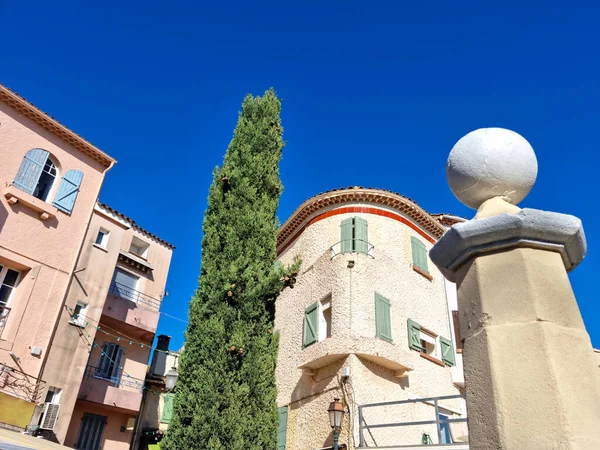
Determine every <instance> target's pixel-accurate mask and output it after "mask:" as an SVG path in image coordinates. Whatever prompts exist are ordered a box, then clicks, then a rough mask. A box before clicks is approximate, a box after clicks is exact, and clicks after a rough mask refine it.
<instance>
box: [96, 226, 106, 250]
mask: <svg viewBox="0 0 600 450" xmlns="http://www.w3.org/2000/svg"><path fill="white" fill-rule="evenodd" d="M108 235H109V231H107V230H105V229H104V228H100V229H99V230H98V234H97V235H96V242H95V244H96V245H97V246H98V247H102V248H106V244H107V243H108Z"/></svg>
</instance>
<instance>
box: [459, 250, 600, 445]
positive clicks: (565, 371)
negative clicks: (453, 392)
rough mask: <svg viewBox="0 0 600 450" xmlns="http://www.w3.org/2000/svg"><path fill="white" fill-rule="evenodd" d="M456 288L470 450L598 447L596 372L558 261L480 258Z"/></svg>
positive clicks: (539, 253) (538, 254) (514, 255)
mask: <svg viewBox="0 0 600 450" xmlns="http://www.w3.org/2000/svg"><path fill="white" fill-rule="evenodd" d="M457 283H458V306H459V311H460V327H461V333H462V337H463V339H464V352H463V356H464V365H465V378H466V389H467V401H468V408H469V430H470V448H471V449H472V450H479V449H482V450H483V449H485V450H488V449H492V448H498V449H524V450H528V449H532V450H534V449H535V450H538V449H582V450H583V449H596V448H600V428H599V427H598V423H597V422H598V417H600V372H599V371H598V367H597V361H596V360H595V356H594V353H593V351H592V347H591V343H590V339H589V336H588V335H587V333H586V331H585V327H584V325H583V321H582V319H581V315H580V313H579V310H578V308H577V303H576V301H575V298H574V296H573V292H572V290H571V286H570V283H569V280H568V277H567V274H566V272H565V269H564V265H563V261H562V259H561V257H560V255H559V254H558V253H555V252H548V251H544V250H539V249H532V248H516V249H512V250H509V251H503V252H497V253H493V254H486V255H482V256H479V257H477V258H475V259H472V260H470V261H469V262H468V263H467V264H464V265H463V266H462V267H461V268H460V269H459V271H458V273H457Z"/></svg>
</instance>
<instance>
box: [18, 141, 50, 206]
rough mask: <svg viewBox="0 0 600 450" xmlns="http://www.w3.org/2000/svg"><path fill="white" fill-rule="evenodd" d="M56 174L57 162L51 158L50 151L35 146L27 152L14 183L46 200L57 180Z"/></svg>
mask: <svg viewBox="0 0 600 450" xmlns="http://www.w3.org/2000/svg"><path fill="white" fill-rule="evenodd" d="M56 175H57V170H56V164H55V163H54V162H53V161H52V160H51V159H50V153H49V152H48V151H47V150H43V149H41V148H34V149H32V150H29V151H28V152H27V153H26V154H25V157H24V158H23V162H22V163H21V167H19V171H18V172H17V176H16V178H15V181H14V185H15V186H16V187H18V188H19V189H21V190H22V191H25V192H27V193H28V194H31V195H33V196H34V197H36V198H39V199H40V200H43V201H46V200H47V199H48V194H49V193H50V191H51V190H52V186H53V185H54V182H55V181H56Z"/></svg>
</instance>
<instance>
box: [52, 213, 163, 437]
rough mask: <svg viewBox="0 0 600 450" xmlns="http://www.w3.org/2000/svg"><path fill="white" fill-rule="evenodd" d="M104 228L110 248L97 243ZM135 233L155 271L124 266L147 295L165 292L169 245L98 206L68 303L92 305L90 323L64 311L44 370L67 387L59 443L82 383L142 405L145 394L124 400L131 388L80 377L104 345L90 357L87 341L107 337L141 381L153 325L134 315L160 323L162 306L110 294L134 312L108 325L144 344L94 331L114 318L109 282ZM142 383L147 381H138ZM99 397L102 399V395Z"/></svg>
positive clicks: (101, 340) (127, 405)
mask: <svg viewBox="0 0 600 450" xmlns="http://www.w3.org/2000/svg"><path fill="white" fill-rule="evenodd" d="M101 228H102V229H103V230H106V231H108V232H109V237H108V241H107V243H106V248H101V247H99V246H98V245H95V240H96V236H97V234H98V231H99V230H100V229H101ZM134 235H138V236H139V237H140V239H143V240H145V241H146V242H148V243H150V249H149V251H148V260H149V262H150V264H151V265H152V266H153V267H154V270H153V272H152V274H151V275H146V274H143V273H142V272H140V271H137V270H135V269H133V268H131V267H129V266H124V268H125V270H128V271H130V272H132V273H135V274H136V275H138V276H140V280H144V281H140V283H139V286H138V289H139V290H140V291H141V292H144V293H146V294H148V291H150V292H151V293H152V294H156V292H162V291H163V290H164V288H165V285H164V284H165V282H166V277H167V274H168V270H169V263H170V259H171V250H170V249H168V248H167V247H166V246H164V244H162V243H158V242H157V241H155V240H153V239H151V238H148V237H146V236H144V235H142V233H140V232H139V231H135V230H133V229H132V228H131V226H130V224H129V222H127V221H125V220H123V219H121V218H119V217H117V216H114V215H111V214H108V213H105V212H103V210H101V209H100V208H97V209H96V211H95V212H94V214H93V217H92V221H91V224H90V227H89V231H88V233H87V235H86V237H85V242H84V246H83V249H82V254H81V257H80V259H79V261H78V264H77V270H76V274H75V276H74V278H75V279H74V282H73V283H71V286H70V288H69V292H68V294H67V301H66V304H67V306H69V307H71V308H73V307H75V305H76V303H77V302H78V301H82V302H84V303H87V304H88V310H87V313H86V317H87V321H88V322H89V325H88V326H86V327H85V328H84V329H80V328H79V327H76V326H74V325H72V324H70V323H69V315H68V313H67V312H66V311H63V313H62V316H61V321H60V323H59V328H58V332H57V333H56V337H55V339H54V342H53V346H52V348H51V352H50V355H49V358H48V362H47V364H46V367H45V370H44V379H45V380H46V381H47V383H48V385H49V386H56V387H59V388H62V389H63V393H62V394H61V410H60V414H59V420H58V422H57V424H56V427H55V429H54V432H55V434H56V436H57V438H58V440H59V441H61V442H62V441H63V440H64V438H65V436H66V434H67V429H68V427H69V424H70V423H71V414H72V411H73V408H74V407H75V402H76V400H77V398H78V395H79V393H80V388H82V389H83V388H86V389H87V390H88V391H90V390H94V385H93V383H94V382H96V383H100V384H101V385H100V386H99V387H100V388H101V391H102V392H99V393H96V394H97V395H96V396H95V397H94V396H93V395H92V397H93V399H94V400H97V401H103V400H106V401H109V400H110V398H109V397H110V395H115V394H116V395H117V398H116V403H117V405H119V406H121V407H123V408H127V409H137V408H139V403H140V400H141V394H139V395H138V394H136V395H129V396H128V397H123V398H122V399H121V400H123V401H119V398H118V393H119V392H120V390H122V389H124V390H132V389H131V388H127V387H120V388H113V389H110V390H109V389H108V385H109V383H108V382H105V381H98V380H87V383H86V382H85V381H84V383H83V384H85V385H86V386H82V377H83V375H84V372H85V368H86V365H88V364H89V365H91V366H97V363H98V358H99V352H100V348H95V349H94V351H93V352H92V354H91V356H90V354H89V350H90V347H89V346H88V343H92V342H95V343H97V344H98V345H99V346H100V347H101V346H102V344H103V343H104V342H116V343H118V344H120V345H122V346H123V347H124V349H125V354H124V358H125V359H124V366H123V367H124V370H125V371H126V372H127V373H129V374H130V375H131V376H132V377H135V378H138V379H140V380H143V379H144V378H145V376H146V369H147V364H148V355H149V351H150V348H151V346H152V339H153V336H154V330H152V331H151V332H149V331H148V330H147V329H145V328H144V329H142V328H139V327H138V322H137V321H136V318H138V317H139V316H144V317H145V315H144V314H149V315H150V316H151V319H152V320H151V321H152V322H153V323H156V321H158V317H159V313H158V310H156V309H151V308H150V307H146V306H145V305H141V304H140V305H135V304H134V303H133V302H130V301H129V300H127V299H122V298H120V297H115V298H113V299H112V303H111V304H113V305H114V303H115V302H120V303H122V304H123V305H126V306H127V307H129V311H130V312H131V314H128V315H127V316H126V317H127V320H128V323H125V322H120V321H118V320H114V319H112V320H111V322H110V323H109V324H106V325H107V326H110V328H113V329H116V330H118V331H119V332H120V333H122V334H123V335H125V336H129V337H131V338H134V339H136V340H142V341H143V342H146V343H147V346H145V347H143V348H142V347H141V346H140V345H139V344H134V345H129V344H128V341H127V340H126V339H123V340H121V341H119V342H117V341H116V338H114V337H113V336H109V335H106V334H104V333H103V332H102V331H97V330H96V326H97V325H98V323H99V322H101V321H102V324H105V322H104V321H106V320H108V319H110V317H107V316H106V315H103V313H107V312H110V311H107V310H106V308H107V305H106V300H107V298H108V297H109V296H110V294H109V287H110V283H111V280H112V276H113V273H114V270H115V267H116V266H117V265H118V263H117V259H118V255H119V251H120V250H125V251H127V250H129V245H130V244H131V239H132V236H134ZM150 295H151V294H150ZM111 297H112V296H111ZM124 319H125V318H124ZM146 322H147V321H146ZM107 331H109V332H110V333H111V334H113V335H114V334H117V333H116V332H115V331H113V330H109V329H107ZM88 336H89V337H88ZM65 355H69V357H68V358H65ZM88 358H89V361H88ZM140 383H143V382H142V381H140ZM97 387H98V386H96V388H97ZM88 391H86V393H87V392H88ZM109 391H110V392H109ZM98 396H100V397H103V398H99V397H98ZM110 401H112V400H110Z"/></svg>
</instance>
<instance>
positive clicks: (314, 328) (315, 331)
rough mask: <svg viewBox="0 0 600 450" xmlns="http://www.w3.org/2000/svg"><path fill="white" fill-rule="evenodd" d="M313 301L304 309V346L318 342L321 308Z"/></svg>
mask: <svg viewBox="0 0 600 450" xmlns="http://www.w3.org/2000/svg"><path fill="white" fill-rule="evenodd" d="M318 306H319V305H318V304H317V303H313V304H312V305H310V306H309V307H308V308H306V311H304V347H308V346H309V345H311V344H314V343H315V342H317V339H318V337H319V308H318Z"/></svg>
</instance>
